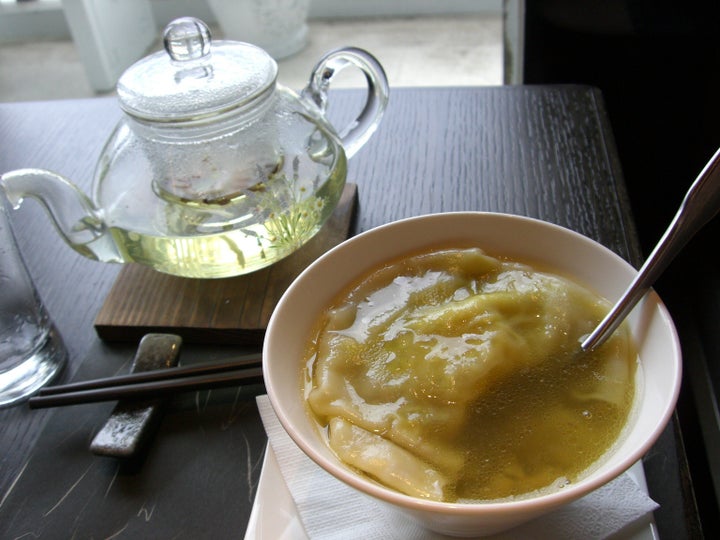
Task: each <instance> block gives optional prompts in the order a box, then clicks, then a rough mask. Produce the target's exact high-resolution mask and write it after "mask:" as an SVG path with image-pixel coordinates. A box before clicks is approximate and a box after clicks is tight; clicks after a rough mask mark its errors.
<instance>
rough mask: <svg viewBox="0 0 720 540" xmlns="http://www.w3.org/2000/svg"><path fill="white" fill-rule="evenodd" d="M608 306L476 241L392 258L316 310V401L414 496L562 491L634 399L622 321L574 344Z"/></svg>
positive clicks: (614, 434)
mask: <svg viewBox="0 0 720 540" xmlns="http://www.w3.org/2000/svg"><path fill="white" fill-rule="evenodd" d="M608 308H609V305H608V303H607V301H606V300H604V299H603V298H601V297H599V296H598V295H596V294H594V293H593V292H591V291H589V290H588V289H586V288H584V287H582V286H580V285H579V284H577V283H575V282H573V281H572V280H569V279H566V278H564V277H561V276H559V275H557V274H554V273H551V272H546V271H540V270H537V269H535V268H533V267H532V266H530V265H527V264H523V263H519V262H515V261H509V260H502V259H499V258H494V257H490V256H488V255H486V254H485V253H484V252H483V251H482V250H480V249H477V248H463V249H460V248H458V249H439V250H431V251H428V252H423V253H418V254H415V255H412V256H408V257H404V258H401V259H398V260H396V261H391V262H389V263H388V264H386V265H384V266H383V267H381V268H378V269H376V270H374V271H373V272H371V273H369V274H368V275H366V276H365V277H363V278H362V279H361V280H359V281H358V282H357V283H355V284H353V285H352V286H351V287H350V288H349V289H348V290H346V291H343V292H342V293H341V294H340V295H338V296H337V298H336V299H335V300H334V301H333V303H332V305H331V306H329V307H328V309H327V310H326V312H325V313H324V314H323V316H322V318H321V320H320V321H319V322H318V324H317V327H316V332H315V334H314V335H313V338H312V340H311V344H310V345H309V347H308V352H307V358H306V366H307V368H306V373H305V388H304V392H305V397H306V399H307V403H308V405H309V410H310V413H311V414H312V416H313V417H314V418H315V420H316V421H317V422H318V424H319V426H320V427H321V428H322V429H323V430H325V433H326V434H327V439H328V443H329V445H330V447H331V448H332V449H333V451H334V452H335V453H336V454H337V455H338V457H339V458H340V459H341V460H342V461H344V462H345V463H346V464H347V465H349V466H350V467H352V468H354V469H356V470H358V471H359V472H360V473H361V474H365V475H367V476H368V477H370V478H372V479H374V480H375V481H378V482H380V483H382V484H384V485H386V486H388V487H391V488H393V489H396V490H398V491H401V492H403V493H406V494H409V495H413V496H417V497H422V498H427V499H432V500H443V501H448V502H457V501H489V500H497V499H506V498H514V497H523V496H528V495H529V494H532V493H534V492H536V491H537V490H554V489H559V488H561V487H562V486H564V485H567V484H568V483H571V482H574V481H577V480H578V479H579V478H581V477H582V475H583V474H584V473H585V472H586V471H587V470H588V469H589V468H591V467H592V466H593V464H594V463H595V462H597V461H598V460H599V459H600V458H601V457H602V455H603V454H604V453H606V451H607V450H608V449H609V448H610V447H611V446H612V445H613V443H614V442H615V441H616V440H617V439H618V437H619V435H620V433H621V431H622V428H623V426H624V424H625V423H626V421H627V418H628V415H629V413H630V409H631V406H632V402H633V397H634V392H635V390H634V374H635V369H636V365H637V353H636V350H635V348H634V346H633V343H632V340H631V336H630V334H629V331H628V329H627V328H626V327H625V326H623V327H621V329H620V330H618V331H617V332H616V333H615V335H614V336H613V337H612V338H611V339H610V340H608V341H607V342H606V343H605V344H604V345H603V346H602V347H600V348H599V349H598V350H597V351H595V352H592V353H583V354H579V351H580V342H581V341H582V339H583V337H584V336H586V335H587V334H588V333H589V332H590V331H591V330H592V329H593V328H594V327H595V325H596V324H597V322H598V321H599V320H600V319H601V318H602V316H603V315H604V314H605V313H606V311H607V309H608Z"/></svg>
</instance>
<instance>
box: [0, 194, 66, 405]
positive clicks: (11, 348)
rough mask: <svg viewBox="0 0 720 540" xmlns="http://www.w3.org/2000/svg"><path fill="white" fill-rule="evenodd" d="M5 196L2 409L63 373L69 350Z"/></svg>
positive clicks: (0, 208)
mask: <svg viewBox="0 0 720 540" xmlns="http://www.w3.org/2000/svg"><path fill="white" fill-rule="evenodd" d="M8 208H9V206H8V202H7V200H6V199H5V197H4V195H3V194H2V193H0V407H6V406H9V405H12V404H15V403H18V402H20V401H22V400H24V399H26V398H28V397H29V396H30V395H32V394H33V393H35V392H36V391H37V390H38V389H39V388H40V387H41V386H43V385H44V384H46V383H48V382H49V381H51V380H52V379H53V378H54V377H55V376H56V375H57V374H58V373H60V371H61V370H62V368H63V366H64V365H65V362H66V360H67V350H66V349H65V345H64V344H63V342H62V338H61V337H60V335H59V334H58V332H57V330H56V329H55V327H54V325H53V323H52V321H51V320H50V317H49V316H48V314H47V311H46V310H45V306H43V304H42V302H41V300H40V297H39V296H38V293H37V291H36V289H35V286H34V284H33V282H32V279H31V278H30V275H29V273H28V271H27V268H26V267H25V263H24V262H23V260H22V258H21V256H20V252H19V250H18V246H17V243H16V242H15V237H14V235H13V232H12V229H11V228H10V220H9V216H8Z"/></svg>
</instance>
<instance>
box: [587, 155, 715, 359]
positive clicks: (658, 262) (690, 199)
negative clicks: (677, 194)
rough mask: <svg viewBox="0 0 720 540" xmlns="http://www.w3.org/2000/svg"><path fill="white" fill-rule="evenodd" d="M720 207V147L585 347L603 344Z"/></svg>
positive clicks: (589, 348)
mask: <svg viewBox="0 0 720 540" xmlns="http://www.w3.org/2000/svg"><path fill="white" fill-rule="evenodd" d="M718 210H720V149H718V150H717V151H716V152H715V155H713V157H712V159H711V160H710V161H709V162H708V163H707V165H705V167H704V168H703V170H702V171H701V172H700V174H699V175H698V177H697V179H696V180H695V182H693V184H692V186H690V189H689V190H688V192H687V194H686V195H685V198H684V199H683V202H682V204H681V205H680V208H679V209H678V211H677V213H676V214H675V217H674V218H673V220H672V222H671V223H670V226H669V227H668V228H667V230H666V231H665V234H663V236H662V238H661V239H660V242H658V244H657V246H655V249H653V251H652V253H651V254H650V256H649V257H648V258H647V260H646V261H645V264H644V265H643V266H642V268H640V271H639V272H638V274H637V275H636V276H635V279H634V280H633V281H632V283H631V284H630V286H629V287H628V288H627V290H626V291H625V293H624V294H623V295H622V297H621V298H620V300H618V301H617V303H616V304H615V305H614V306H613V307H612V309H611V310H610V311H609V312H608V314H607V315H606V316H605V318H604V319H603V320H602V321H601V322H600V324H599V325H598V326H597V327H596V328H595V330H593V332H592V333H591V334H590V335H589V336H588V337H587V338H586V339H585V341H583V343H582V348H583V350H591V349H595V348H597V347H599V346H600V345H601V344H602V343H604V342H605V340H606V339H607V338H608V337H610V335H611V334H612V333H613V332H614V331H615V330H616V329H617V327H618V326H620V323H621V322H622V321H623V320H624V319H625V317H627V315H628V314H629V313H630V312H631V311H632V309H633V308H634V307H635V304H637V303H638V301H639V300H640V299H641V298H642V297H643V296H644V295H645V293H646V292H647V290H648V289H649V288H650V287H651V286H652V285H653V283H655V281H656V280H657V278H659V277H660V274H662V272H663V271H664V270H665V268H667V266H668V265H669V264H670V262H671V261H672V260H673V259H674V258H675V256H676V255H677V254H678V253H679V252H680V250H681V249H682V248H683V247H684V246H685V244H686V243H687V242H688V240H690V238H692V237H693V236H694V235H695V233H697V232H698V231H699V230H700V229H701V228H702V227H703V226H704V225H705V224H706V223H707V222H708V221H710V220H711V219H712V218H713V217H714V216H715V214H717V213H718Z"/></svg>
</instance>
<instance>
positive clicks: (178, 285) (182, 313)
mask: <svg viewBox="0 0 720 540" xmlns="http://www.w3.org/2000/svg"><path fill="white" fill-rule="evenodd" d="M356 207H357V185H355V184H346V185H345V190H344V191H343V194H342V196H341V198H340V201H339V203H338V206H337V208H336V209H335V212H334V213H333V215H332V216H331V217H330V219H328V221H327V222H326V223H325V225H324V226H323V228H322V229H321V230H320V232H318V234H317V235H316V236H315V237H314V238H313V239H312V240H310V241H309V242H308V243H307V244H305V245H304V246H303V247H302V248H300V249H299V250H298V251H296V252H295V253H293V254H292V255H290V256H289V257H286V258H285V259H283V260H281V261H279V262H277V263H275V264H273V265H271V266H269V267H267V268H263V269H262V270H258V271H257V272H253V273H251V274H246V275H243V276H236V277H232V278H225V279H191V278H183V277H178V276H171V275H169V274H163V273H160V272H157V271H155V270H153V269H152V268H149V267H147V266H143V265H139V264H127V265H125V266H124V267H123V269H122V270H121V271H120V273H119V274H118V277H117V279H116V281H115V283H114V284H113V287H112V289H111V290H110V294H109V295H108V297H107V298H106V299H105V303H104V304H103V307H102V308H101V309H100V312H99V313H98V316H97V318H96V319H95V331H96V332H97V334H98V336H99V337H100V338H102V339H104V340H108V341H138V340H140V339H141V338H142V336H144V335H145V334H148V333H154V332H160V333H173V334H178V335H180V336H181V337H182V338H183V340H184V341H185V342H188V343H215V344H238V345H261V344H262V340H263V337H264V335H265V329H266V328H267V323H268V321H269V320H270V315H271V314H272V311H273V309H274V308H275V305H276V304H277V302H278V300H279V299H280V297H281V296H282V294H283V293H284V292H285V289H287V287H288V286H289V285H290V283H291V282H292V281H293V280H294V279H295V278H296V277H297V276H298V275H299V274H300V272H302V271H303V270H304V269H305V268H306V267H307V266H308V265H309V264H310V263H311V262H313V261H314V260H315V259H317V258H318V257H319V256H320V255H322V254H323V253H325V252H326V251H328V250H329V249H330V248H332V247H334V246H336V245H337V244H339V243H340V242H342V241H343V240H345V239H346V238H348V236H349V235H350V229H351V227H352V220H353V217H354V215H355V209H356Z"/></svg>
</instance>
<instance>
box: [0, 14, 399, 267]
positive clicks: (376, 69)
mask: <svg viewBox="0 0 720 540" xmlns="http://www.w3.org/2000/svg"><path fill="white" fill-rule="evenodd" d="M164 45H165V50H164V51H160V52H157V53H155V54H152V55H150V56H148V57H146V58H144V59H142V60H140V61H138V62H137V63H136V64H134V65H133V66H131V67H130V68H128V70H127V71H126V72H125V73H124V74H123V75H122V76H121V77H120V80H119V81H118V84H117V94H118V98H119V101H120V105H121V108H122V109H123V111H124V112H125V114H124V115H123V118H122V119H121V120H120V122H119V123H118V125H117V126H116V128H115V130H114V132H113V133H112V135H111V136H110V138H109V140H108V141H107V143H106V145H105V148H104V150H103V152H102V154H101V157H100V159H99V162H98V164H97V167H96V171H95V177H94V185H93V197H92V200H91V199H90V198H88V197H87V196H85V195H84V194H83V193H82V192H80V191H79V190H78V189H77V188H76V187H75V186H74V185H73V184H72V183H71V182H70V181H69V180H67V179H66V178H64V177H62V176H60V175H58V174H55V173H52V172H50V171H45V170H40V169H21V170H17V171H11V172H8V173H5V174H3V175H2V176H0V187H1V188H2V190H3V191H4V192H5V194H6V196H7V198H8V199H9V200H10V201H11V202H12V204H13V205H15V207H18V206H19V205H20V204H21V203H22V200H23V199H24V198H25V197H30V196H32V197H36V198H37V199H39V200H40V201H41V202H42V203H43V204H44V205H45V206H46V207H47V208H48V210H49V213H50V216H51V218H52V219H53V221H54V222H55V224H56V225H57V228H58V230H59V231H60V233H61V235H62V236H63V237H64V239H65V240H66V241H67V243H68V244H69V245H70V246H72V247H73V248H74V249H75V250H77V251H78V252H80V253H81V254H82V255H85V256H87V257H89V258H92V259H97V260H100V261H105V262H137V263H141V264H145V265H148V266H150V267H152V268H155V269H156V270H159V271H161V272H165V273H169V274H174V275H179V276H186V277H198V278H220V277H228V276H235V275H240V274H245V273H249V272H252V271H255V270H258V269H260V268H262V267H265V266H268V265H270V264H272V263H274V262H276V261H278V260H280V259H282V258H284V257H286V256H287V255H289V254H291V253H293V252H294V251H295V250H297V249H298V248H299V247H300V246H302V245H304V244H305V243H306V242H307V241H308V240H309V239H310V238H312V237H313V236H314V235H315V233H316V232H317V231H318V230H319V229H320V227H321V226H322V224H323V223H324V222H325V221H326V220H327V218H328V217H329V216H330V214H331V213H332V212H333V210H334V208H335V206H336V205H337V202H338V200H339V198H340V195H341V193H342V190H343V187H344V185H345V177H346V172H347V159H348V158H349V157H351V156H352V155H353V154H355V152H357V151H358V149H359V148H360V147H361V146H362V145H363V144H364V143H365V142H366V141H367V140H368V139H369V138H370V137H371V135H372V134H373V132H374V131H375V130H376V128H377V126H378V124H379V122H380V119H381V117H382V115H383V112H384V110H385V107H386V105H387V101H388V91H389V90H388V82H387V79H386V77H385V73H384V71H383V68H382V66H381V65H380V64H379V63H378V62H377V60H376V59H375V58H374V57H373V56H371V55H370V54H369V53H367V52H366V51H363V50H360V49H356V48H343V49H338V50H336V51H333V52H330V53H328V54H326V55H325V56H324V57H323V58H322V59H321V60H320V61H319V63H318V64H317V66H316V67H315V69H314V70H313V72H312V74H311V76H310V81H309V83H308V85H307V87H306V88H305V89H304V90H303V91H302V92H301V93H300V94H299V95H298V94H296V93H294V92H292V91H291V90H289V89H287V88H284V87H283V86H281V85H280V84H278V83H277V82H276V76H277V64H276V63H275V61H274V60H273V59H272V58H271V57H270V56H269V55H268V54H267V53H266V52H265V51H263V50H262V49H259V48H257V47H255V46H253V45H250V44H247V43H240V42H234V41H216V42H215V43H211V37H210V32H209V30H208V27H207V26H206V25H205V24H204V23H203V22H202V21H200V20H198V19H194V18H189V17H185V18H182V19H177V20H175V21H173V22H171V23H170V24H169V25H168V26H167V28H166V29H165V33H164ZM346 66H356V67H358V68H360V69H361V70H362V71H363V72H364V73H365V78H366V79H367V84H368V93H367V100H366V103H365V106H364V107H363V109H362V112H361V113H360V115H359V117H358V118H357V119H356V120H354V121H353V122H352V123H351V124H350V126H349V127H348V128H346V129H345V130H344V131H340V132H338V131H336V130H335V129H334V128H333V126H332V125H331V124H330V123H329V121H328V120H327V119H326V117H325V112H326V107H327V98H328V89H329V85H330V82H331V81H332V79H333V77H334V76H335V74H336V73H337V72H339V71H340V70H341V69H343V68H345V67H346Z"/></svg>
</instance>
